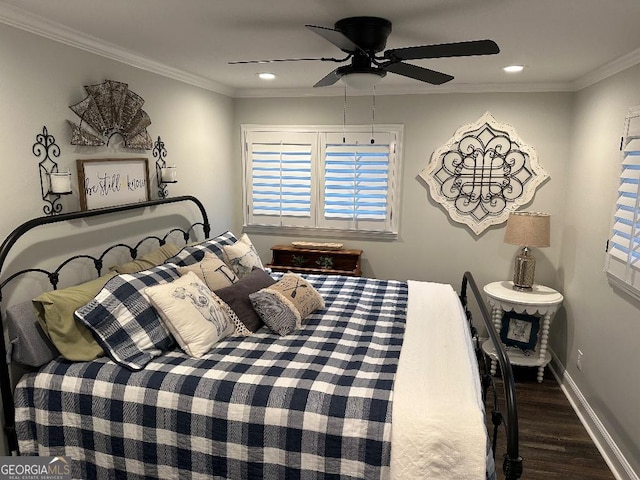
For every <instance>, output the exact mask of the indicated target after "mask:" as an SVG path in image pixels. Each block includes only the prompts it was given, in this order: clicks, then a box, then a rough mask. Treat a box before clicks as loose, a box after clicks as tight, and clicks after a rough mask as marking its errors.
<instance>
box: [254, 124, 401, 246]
mask: <svg viewBox="0 0 640 480" xmlns="http://www.w3.org/2000/svg"><path fill="white" fill-rule="evenodd" d="M367 129H368V130H369V131H368V132H367ZM401 138H402V127H401V126H398V125H392V126H388V125H387V126H376V128H375V134H374V135H373V136H372V134H371V127H370V126H369V127H355V126H349V127H342V126H336V127H331V126H328V127H325V126H323V127H281V126H254V125H243V126H242V139H243V166H244V172H245V174H244V215H245V217H244V224H245V226H246V227H248V229H249V230H253V231H256V230H257V231H260V230H264V231H271V232H272V231H274V229H276V228H277V229H278V230H282V229H283V228H284V229H292V230H296V229H297V230H310V231H312V233H314V234H318V233H320V234H321V233H326V234H335V233H336V231H339V232H340V234H341V236H344V233H345V232H352V233H358V234H370V235H374V236H383V237H386V236H393V237H395V236H397V231H398V228H397V223H398V222H397V220H398V217H399V212H398V207H399V199H400V190H399V179H400V143H401Z"/></svg>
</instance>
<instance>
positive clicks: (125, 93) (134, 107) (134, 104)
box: [67, 80, 151, 150]
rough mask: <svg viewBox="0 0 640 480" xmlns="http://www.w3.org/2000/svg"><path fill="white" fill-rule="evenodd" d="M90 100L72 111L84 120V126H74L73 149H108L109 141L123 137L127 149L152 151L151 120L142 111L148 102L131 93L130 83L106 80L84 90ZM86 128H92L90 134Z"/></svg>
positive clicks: (71, 123)
mask: <svg viewBox="0 0 640 480" xmlns="http://www.w3.org/2000/svg"><path fill="white" fill-rule="evenodd" d="M84 89H85V90H86V92H87V94H88V95H87V96H86V97H85V98H84V100H82V101H80V102H78V103H76V104H75V105H70V106H69V108H70V109H71V110H73V112H74V113H75V114H76V115H78V117H80V124H79V125H77V124H75V123H74V122H71V121H69V120H67V122H68V123H69V125H71V129H72V132H71V145H83V146H93V147H98V146H102V145H108V144H109V139H110V138H111V137H112V136H113V135H115V134H116V133H119V134H120V135H122V138H123V139H124V145H125V147H127V148H134V149H145V150H150V149H151V137H150V136H149V133H148V132H147V127H148V126H149V125H151V119H150V118H149V115H147V112H145V111H144V110H142V105H143V104H144V99H143V98H142V97H141V96H140V95H138V94H136V93H134V92H132V91H130V90H129V86H128V85H127V84H126V83H122V82H116V81H114V80H105V81H104V82H102V83H100V84H97V85H87V86H85V87H84ZM83 124H85V125H88V126H89V127H91V129H92V130H93V131H90V130H87V129H85V128H84V127H83Z"/></svg>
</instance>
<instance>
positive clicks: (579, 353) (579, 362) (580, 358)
mask: <svg viewBox="0 0 640 480" xmlns="http://www.w3.org/2000/svg"><path fill="white" fill-rule="evenodd" d="M583 355H584V353H582V350H580V349H578V358H577V359H576V367H578V370H582V356H583Z"/></svg>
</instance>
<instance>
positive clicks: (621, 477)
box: [549, 351, 640, 480]
mask: <svg viewBox="0 0 640 480" xmlns="http://www.w3.org/2000/svg"><path fill="white" fill-rule="evenodd" d="M551 354H552V356H553V361H552V362H551V364H549V367H550V370H551V372H552V373H553V375H554V376H555V377H556V380H557V381H558V384H560V388H561V389H562V392H563V393H564V394H565V396H566V397H567V399H568V400H569V403H570V404H571V406H572V407H573V409H574V411H575V412H576V415H578V418H579V419H580V422H582V425H584V428H585V429H586V430H587V433H588V434H589V436H590V437H591V439H592V440H593V443H594V444H595V445H596V447H597V448H598V450H599V451H600V454H601V455H602V458H604V461H605V462H606V463H607V465H608V466H609V468H610V469H611V473H613V475H614V476H615V477H616V480H640V476H638V473H636V472H635V471H634V470H633V468H632V467H631V465H630V464H629V462H628V461H627V459H626V458H625V457H624V455H623V454H622V452H621V451H620V449H619V448H618V446H617V445H616V443H615V441H614V440H613V438H612V437H611V435H609V432H608V431H607V429H606V428H605V426H604V424H603V423H602V422H601V421H600V419H599V418H598V415H596V412H595V411H594V410H593V408H591V405H589V402H587V399H586V398H585V397H584V395H582V392H581V391H580V389H579V388H578V386H577V385H576V383H575V382H574V381H573V379H572V378H571V375H569V374H568V373H567V371H566V369H565V368H564V367H563V366H562V364H561V363H560V362H559V361H558V357H556V355H555V353H554V352H553V351H552V352H551ZM560 372H562V373H560Z"/></svg>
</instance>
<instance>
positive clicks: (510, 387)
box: [460, 272, 522, 480]
mask: <svg viewBox="0 0 640 480" xmlns="http://www.w3.org/2000/svg"><path fill="white" fill-rule="evenodd" d="M467 285H469V287H471V291H472V292H473V295H474V297H475V299H476V301H477V303H478V307H479V308H480V314H481V316H482V320H483V321H484V324H485V327H486V328H487V332H488V333H489V337H490V338H491V341H492V342H493V344H494V345H495V347H496V356H497V359H498V363H499V364H500V371H501V372H502V381H503V384H504V396H505V403H506V405H507V422H506V427H507V453H506V454H505V456H504V462H503V464H502V471H503V472H504V474H505V480H517V479H518V478H520V476H521V475H522V457H521V456H520V455H519V453H518V452H519V451H518V407H517V405H516V387H515V381H514V379H513V370H512V369H511V363H510V362H509V359H508V357H507V354H506V353H505V351H504V347H503V345H502V341H501V340H500V336H499V335H498V332H497V331H496V329H495V326H494V325H493V323H492V322H491V320H490V319H491V316H490V315H489V311H488V310H487V307H486V305H485V303H484V301H483V300H482V298H483V297H482V295H481V294H480V290H478V286H477V284H476V282H475V280H474V278H473V275H471V272H464V275H463V277H462V288H461V289H460V298H461V300H462V302H463V306H464V307H465V308H466V306H467ZM494 453H495V452H494Z"/></svg>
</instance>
